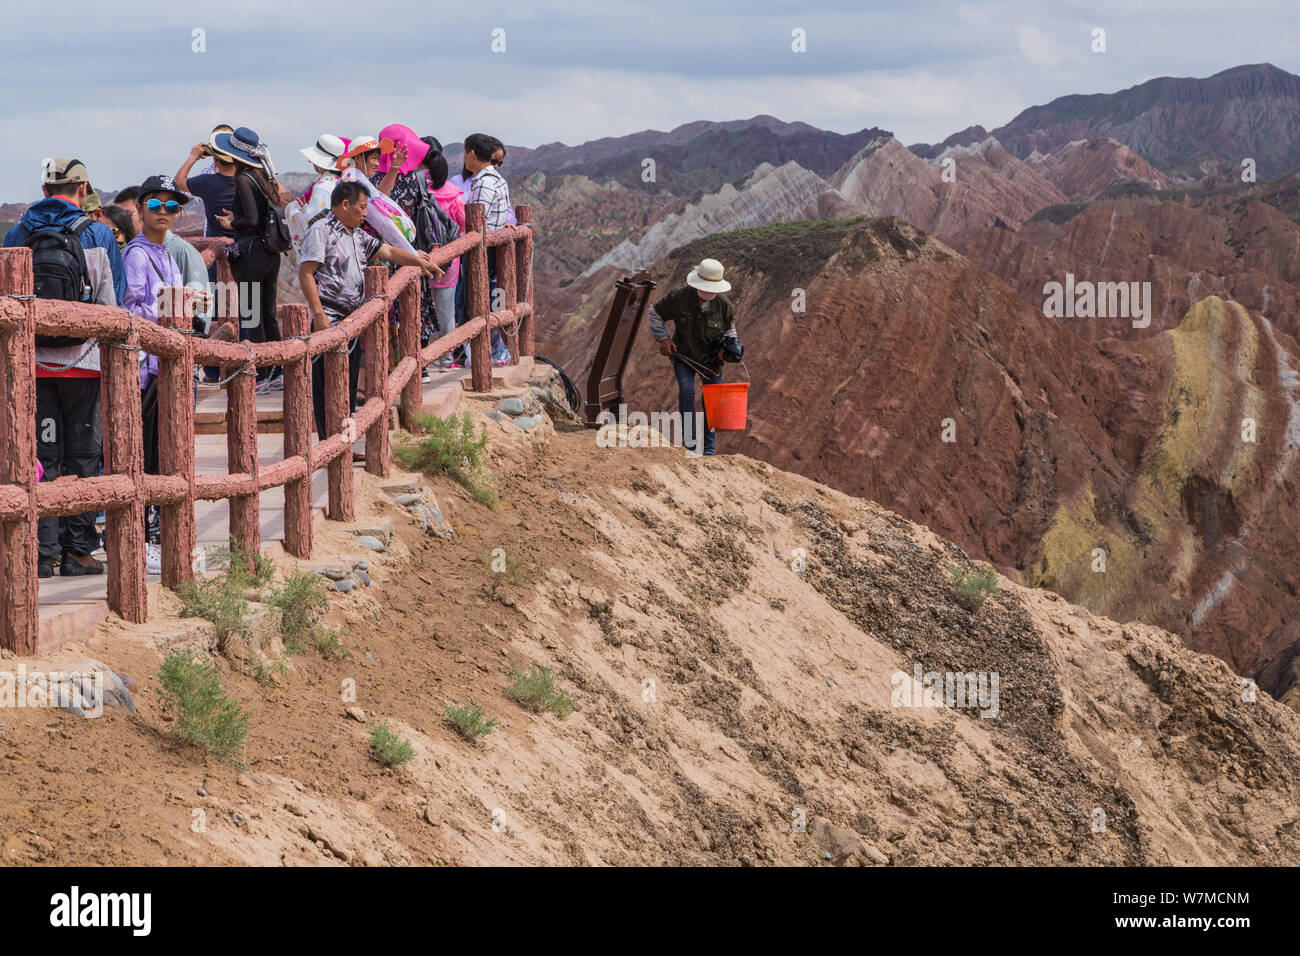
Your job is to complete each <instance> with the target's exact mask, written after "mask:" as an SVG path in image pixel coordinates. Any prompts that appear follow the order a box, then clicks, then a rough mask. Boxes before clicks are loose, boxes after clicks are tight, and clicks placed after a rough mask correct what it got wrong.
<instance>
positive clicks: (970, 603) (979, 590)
mask: <svg viewBox="0 0 1300 956" xmlns="http://www.w3.org/2000/svg"><path fill="white" fill-rule="evenodd" d="M949 571H950V572H951V574H952V580H953V584H955V585H956V586H957V594H956V599H957V603H958V604H960V605H961V606H962V607H964V608H965V609H966V610H968V611H970V612H971V613H972V614H973V613H975V612H976V611H978V610H979V609H980V606H981V605H983V603H984V599H985V598H987V597H988V596H989V595H990V594H993V593H995V592H996V591H997V589H998V576H997V572H995V571H994V570H993V569H992V568H989V569H988V570H987V571H985V572H984V573H983V574H976V573H975V572H974V571H963V570H962V569H961V568H949Z"/></svg>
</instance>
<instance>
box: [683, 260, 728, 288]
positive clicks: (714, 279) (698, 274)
mask: <svg viewBox="0 0 1300 956" xmlns="http://www.w3.org/2000/svg"><path fill="white" fill-rule="evenodd" d="M686 284H687V285H689V286H693V287H695V288H696V289H699V290H700V291H701V292H728V291H730V289H731V283H730V282H728V281H727V280H726V279H724V278H722V263H721V262H719V261H718V260H717V259H704V260H702V261H701V262H700V264H699V265H698V266H696V267H695V268H694V269H692V270H691V274H690V275H688V276H687V277H686Z"/></svg>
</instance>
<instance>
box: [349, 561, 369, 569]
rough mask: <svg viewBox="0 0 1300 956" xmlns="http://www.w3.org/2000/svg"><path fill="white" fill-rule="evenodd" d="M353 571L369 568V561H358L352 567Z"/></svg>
mask: <svg viewBox="0 0 1300 956" xmlns="http://www.w3.org/2000/svg"><path fill="white" fill-rule="evenodd" d="M352 567H353V569H356V570H361V571H364V570H366V569H367V568H369V567H370V562H369V561H358V562H356V563H355V564H353V565H352Z"/></svg>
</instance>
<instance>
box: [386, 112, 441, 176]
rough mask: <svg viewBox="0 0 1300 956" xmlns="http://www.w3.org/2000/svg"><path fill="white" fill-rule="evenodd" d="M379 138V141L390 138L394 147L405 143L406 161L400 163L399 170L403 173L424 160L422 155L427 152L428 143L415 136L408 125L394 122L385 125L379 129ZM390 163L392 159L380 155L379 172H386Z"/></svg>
mask: <svg viewBox="0 0 1300 956" xmlns="http://www.w3.org/2000/svg"><path fill="white" fill-rule="evenodd" d="M379 139H380V141H381V142H382V141H383V140H386V139H389V140H392V141H393V146H394V147H396V146H397V144H398V143H404V144H405V145H406V162H404V163H403V164H402V168H401V170H400V172H401V173H402V174H403V175H405V174H407V173H409V172H410V171H411V170H413V169H415V167H417V166H419V165H420V163H422V162H424V157H425V156H426V155H427V154H428V152H429V144H428V143H426V142H424V141H423V140H422V139H420V137H418V136H416V135H415V133H414V132H413V131H412V130H411V128H410V127H409V126H402V125H400V124H396V123H395V124H393V125H392V126H385V127H384V128H383V129H381V130H380V131H379ZM391 163H392V160H391V159H390V158H389V156H388V155H383V156H380V157H379V172H380V173H387V172H388V167H389V165H390V164H391Z"/></svg>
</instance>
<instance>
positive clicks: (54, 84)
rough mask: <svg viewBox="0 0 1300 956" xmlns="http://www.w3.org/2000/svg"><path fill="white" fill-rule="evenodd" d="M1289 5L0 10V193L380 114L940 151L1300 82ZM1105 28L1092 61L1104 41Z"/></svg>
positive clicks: (914, 2) (156, 168)
mask: <svg viewBox="0 0 1300 956" xmlns="http://www.w3.org/2000/svg"><path fill="white" fill-rule="evenodd" d="M1292 10H1293V0H1256V2H1254V3H1252V4H1250V5H1249V6H1244V5H1238V4H1223V3H1219V2H1214V3H1210V2H1202V0H1179V2H1166V0H1143V2H1142V3H1141V4H1134V3H1132V0H1123V2H1111V0H1092V2H1087V3H1082V2H1072V0H1053V2H1052V3H1050V4H1048V3H1044V2H1043V0H1036V2H1020V0H990V2H984V3H981V2H957V0H933V2H926V0H910V2H892V0H891V2H879V3H872V2H869V0H828V2H823V0H800V2H795V3H790V2H785V3H778V2H771V0H744V2H731V0H727V2H716V0H690V2H686V0H655V2H642V3H624V2H619V0H529V2H526V3H514V2H496V3H485V2H478V3H473V2H462V3H459V4H449V3H434V2H430V0H423V2H407V0H388V2H383V3H378V4H361V3H357V2H355V0H353V2H346V3H345V2H338V0H317V2H301V0H293V2H286V0H207V2H203V3H192V2H186V0H170V2H154V0H119V2H115V3H104V2H102V0H101V2H84V0H62V2H56V3H53V4H48V3H30V2H29V3H22V4H19V3H16V2H15V0H6V2H5V4H4V6H3V8H0V129H3V130H4V133H3V134H0V147H2V148H0V202H6V201H7V202H19V201H30V200H31V199H33V198H35V197H37V196H39V189H40V166H41V161H42V159H44V158H45V157H48V156H76V157H77V158H80V159H81V160H83V161H84V162H85V163H86V165H87V168H88V169H89V171H90V174H91V179H92V181H93V183H94V184H95V185H96V186H97V187H101V188H104V189H106V190H115V189H118V188H121V187H123V186H126V185H129V184H138V183H139V182H140V181H141V180H143V179H144V178H145V177H146V176H148V175H151V174H154V173H160V172H165V173H173V172H175V171H176V169H177V167H178V166H179V165H180V164H181V162H182V161H183V160H184V158H185V156H186V155H187V153H188V151H189V148H190V147H191V146H192V145H193V144H194V143H196V142H199V141H202V140H206V139H207V135H208V133H209V131H210V130H211V128H212V127H213V126H214V125H216V124H217V123H230V124H231V125H234V126H248V127H251V128H252V129H254V130H256V131H257V132H258V134H259V135H260V136H261V138H262V140H263V141H264V142H266V143H267V144H268V146H269V147H270V149H271V153H272V156H273V158H274V161H275V163H276V166H277V168H278V169H280V170H283V171H300V172H308V171H309V167H308V165H307V163H306V160H305V159H303V158H302V156H301V155H300V154H299V152H298V150H299V149H300V148H301V147H304V146H309V145H311V144H312V142H314V141H315V139H316V137H317V135H319V134H320V133H325V132H329V133H334V134H337V135H342V136H349V137H351V136H356V135H360V134H365V133H376V132H378V130H379V129H380V128H381V127H383V126H385V125H387V124H389V123H404V124H406V125H408V126H410V127H412V128H413V129H415V130H416V132H417V133H419V134H420V135H429V134H432V135H434V136H437V137H438V138H439V139H441V140H442V141H443V142H444V143H450V142H453V141H457V140H460V139H463V138H464V136H465V135H467V134H468V133H471V132H476V131H483V132H488V133H492V134H494V135H496V136H498V137H500V138H501V139H502V140H504V141H505V142H506V143H508V144H511V145H517V146H537V145H541V144H543V143H551V142H557V141H559V142H564V143H567V144H570V145H576V144H578V143H581V142H584V141H586V140H590V139H597V138H600V137H603V136H619V135H623V134H626V133H632V132H637V131H639V130H643V129H664V130H666V129H671V128H673V127H674V126H678V125H680V124H682V123H687V122H691V121H694V120H700V119H707V120H729V119H742V118H746V117H750V116H754V115H756V114H759V113H767V114H771V115H774V116H776V117H778V118H780V119H783V120H786V121H795V120H801V121H803V122H806V123H811V124H812V125H814V126H819V127H822V128H824V129H831V130H835V131H837V132H841V133H847V132H853V131H856V130H859V129H862V128H864V127H870V126H879V127H882V128H884V129H888V130H891V131H893V132H894V134H895V135H896V136H897V137H898V138H899V139H900V140H902V141H903V142H904V143H915V142H937V141H939V140H942V139H943V138H945V137H946V136H948V135H949V134H951V133H953V132H956V131H958V130H960V129H963V128H965V127H967V126H970V125H972V124H977V123H978V124H980V125H983V126H985V127H987V128H989V129H992V128H994V127H996V126H999V125H1002V124H1003V123H1006V122H1008V121H1009V120H1011V119H1012V118H1013V117H1014V116H1015V115H1016V114H1017V113H1018V112H1020V111H1021V110H1022V109H1025V108H1026V107H1029V106H1033V105H1038V104H1041V103H1046V102H1048V101H1050V100H1051V99H1053V98H1055V97H1057V96H1062V95H1065V94H1069V93H1106V92H1113V91H1116V90H1121V89H1125V88H1127V87H1130V86H1133V85H1136V84H1138V83H1141V82H1143V81H1145V80H1148V79H1151V78H1153V77H1157V76H1209V75H1211V74H1213V73H1217V72H1219V71H1220V70H1224V69H1227V68H1229V67H1233V66H1239V65H1241V64H1245V63H1261V62H1271V63H1273V64H1274V65H1276V66H1278V67H1281V68H1282V69H1285V70H1288V71H1290V72H1293V73H1297V72H1300V18H1297V17H1295V16H1294V15H1292ZM1097 28H1100V29H1103V30H1105V41H1106V50H1105V52H1104V53H1100V52H1094V51H1093V45H1094V39H1093V31H1094V30H1095V29H1097ZM196 31H201V32H199V33H196ZM796 31H802V33H801V34H800V35H801V36H802V38H803V45H804V50H803V51H802V52H796V51H795V50H794V49H793V46H794V45H795V43H796V40H795V36H796ZM494 47H495V48H494ZM448 152H449V153H451V152H452V150H450V149H449V150H448ZM503 171H504V172H506V173H507V175H508V174H509V163H508V162H507V165H506V168H505V169H504V170H503Z"/></svg>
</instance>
